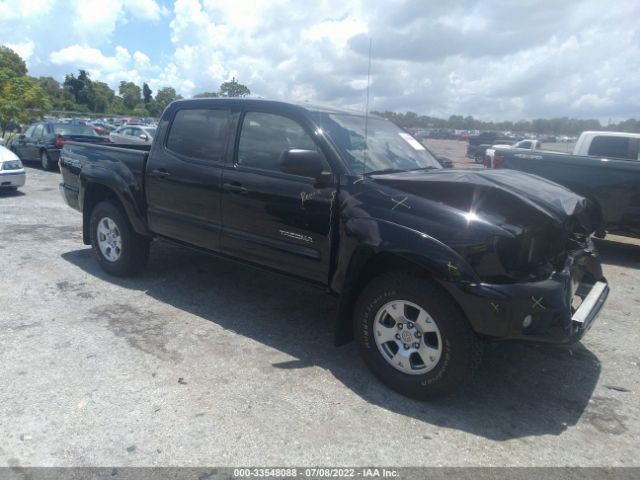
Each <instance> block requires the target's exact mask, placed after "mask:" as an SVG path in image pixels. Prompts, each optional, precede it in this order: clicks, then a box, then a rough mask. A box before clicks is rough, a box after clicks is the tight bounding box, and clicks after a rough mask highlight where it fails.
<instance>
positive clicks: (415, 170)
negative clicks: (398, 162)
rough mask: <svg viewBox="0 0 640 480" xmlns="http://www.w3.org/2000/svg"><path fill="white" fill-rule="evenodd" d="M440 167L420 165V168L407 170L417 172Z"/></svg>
mask: <svg viewBox="0 0 640 480" xmlns="http://www.w3.org/2000/svg"><path fill="white" fill-rule="evenodd" d="M441 169H442V168H441V167H434V166H433V165H431V166H429V167H421V168H412V169H411V170H408V171H409V172H419V171H420V170H441Z"/></svg>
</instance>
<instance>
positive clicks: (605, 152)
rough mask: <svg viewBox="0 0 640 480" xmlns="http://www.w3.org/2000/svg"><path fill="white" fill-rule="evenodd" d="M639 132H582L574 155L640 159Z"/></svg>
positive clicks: (574, 149)
mask: <svg viewBox="0 0 640 480" xmlns="http://www.w3.org/2000/svg"><path fill="white" fill-rule="evenodd" d="M639 145H640V133H627V132H582V134H581V135H580V138H578V141H577V142H576V146H575V147H574V148H573V154H574V155H581V156H594V157H604V158H620V159H624V160H640V149H639V148H638V146H639Z"/></svg>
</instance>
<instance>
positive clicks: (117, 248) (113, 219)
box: [90, 201, 149, 277]
mask: <svg viewBox="0 0 640 480" xmlns="http://www.w3.org/2000/svg"><path fill="white" fill-rule="evenodd" d="M90 229H91V246H92V248H93V251H94V253H95V255H96V257H97V259H98V263H99V264H100V266H101V267H102V269H103V270H104V271H105V272H107V273H110V274H111V275H116V276H119V277H127V276H131V275H134V274H135V273H137V272H139V271H140V270H141V269H142V268H143V267H144V266H145V265H146V263H147V259H148V258H149V239H147V238H145V237H142V236H140V235H138V234H137V233H136V232H135V231H134V230H133V228H132V227H131V224H130V223H129V220H128V219H127V216H126V214H125V213H124V211H123V210H122V207H121V206H120V205H119V204H116V203H115V202H113V201H104V202H100V203H98V204H97V205H96V206H95V207H93V210H92V211H91V217H90ZM106 232H110V233H111V234H112V235H113V236H111V237H107V236H106V235H105V233H106Z"/></svg>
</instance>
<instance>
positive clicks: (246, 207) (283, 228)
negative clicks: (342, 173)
mask: <svg viewBox="0 0 640 480" xmlns="http://www.w3.org/2000/svg"><path fill="white" fill-rule="evenodd" d="M301 121H302V119H294V118H291V117H288V116H286V115H285V114H284V113H283V114H275V113H270V112H266V111H247V112H245V113H244V114H243V118H242V119H241V129H240V131H239V134H238V138H237V139H236V153H235V155H234V156H233V157H232V161H231V162H229V163H228V164H227V165H226V166H225V169H224V173H223V181H222V183H223V193H222V221H223V235H222V237H221V248H222V251H223V252H225V253H227V254H229V255H232V256H234V257H239V258H242V259H245V260H248V261H251V262H254V263H257V264H260V265H263V266H266V267H269V268H273V269H276V270H282V271H285V272H287V273H291V274H294V275H297V276H300V277H304V278H306V279H309V280H313V281H317V282H320V283H326V281H327V278H328V272H329V260H330V233H331V206H332V203H333V200H334V191H335V189H334V186H333V185H326V186H318V185H317V184H316V181H315V180H313V179H310V178H305V177H300V176H297V175H291V174H287V173H284V172H282V171H281V170H280V165H279V160H280V157H281V155H282V153H283V152H284V151H285V150H287V149H292V148H300V149H307V150H309V149H311V150H317V151H319V152H320V153H321V154H322V150H321V148H319V145H317V144H316V143H315V141H314V140H313V134H312V131H311V126H307V127H306V128H305V126H303V125H302V123H301ZM325 164H326V165H325V170H327V171H331V170H330V167H329V164H328V163H327V162H326V161H325Z"/></svg>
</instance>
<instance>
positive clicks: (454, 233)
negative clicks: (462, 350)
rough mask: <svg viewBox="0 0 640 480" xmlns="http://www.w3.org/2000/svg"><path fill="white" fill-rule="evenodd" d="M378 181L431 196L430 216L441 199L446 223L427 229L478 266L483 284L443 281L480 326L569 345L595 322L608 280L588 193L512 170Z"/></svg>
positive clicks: (500, 334)
mask: <svg viewBox="0 0 640 480" xmlns="http://www.w3.org/2000/svg"><path fill="white" fill-rule="evenodd" d="M496 172H497V173H496ZM377 180H378V182H379V183H381V184H384V185H387V186H391V187H393V188H396V189H401V190H402V191H404V192H406V193H410V194H411V195H412V196H413V198H414V203H413V204H414V205H415V206H416V207H418V206H419V205H418V204H419V203H420V202H421V201H422V202H425V203H424V204H423V205H422V209H423V211H424V214H425V216H426V215H429V216H430V217H431V218H433V216H434V213H433V212H435V210H436V206H437V210H439V212H446V213H445V214H443V215H442V216H441V218H446V219H447V221H446V227H441V228H434V225H433V224H431V225H429V223H428V220H427V221H426V222H425V224H424V227H423V229H422V230H421V231H425V232H426V233H428V234H429V235H431V236H433V237H435V238H437V239H438V240H439V241H441V242H443V243H444V244H446V245H448V246H449V247H451V249H453V250H454V251H455V252H456V253H457V254H458V255H459V256H460V258H461V259H463V260H464V262H466V263H467V264H468V265H469V266H470V267H471V268H472V269H473V271H474V272H475V273H476V274H477V277H478V279H479V281H477V282H459V281H455V279H453V278H452V279H451V280H453V281H451V282H444V283H443V286H444V287H445V288H447V289H448V290H449V291H450V293H451V294H452V295H453V296H454V297H455V298H456V300H457V301H458V303H459V304H460V306H461V307H462V309H463V310H464V311H465V313H466V315H467V318H469V321H470V322H471V323H472V325H473V327H474V329H475V330H476V332H478V333H480V334H483V335H486V336H488V337H494V338H500V339H526V340H534V341H543V342H553V343H570V342H574V341H576V340H578V339H580V338H581V337H582V335H584V333H585V332H586V331H587V330H588V329H589V327H590V326H591V324H592V323H593V320H594V319H595V317H596V316H597V314H598V312H599V311H600V309H601V308H602V305H603V304H604V302H605V300H606V298H607V296H608V293H609V288H608V286H607V283H606V280H605V279H604V277H603V274H602V268H601V265H600V261H599V258H598V253H597V251H596V249H595V246H594V245H593V242H592V241H591V234H592V233H593V230H594V229H595V222H594V219H595V213H594V210H593V208H592V205H590V204H589V202H588V201H587V200H586V199H584V198H583V197H580V196H578V195H576V194H574V193H573V192H571V191H569V190H567V189H565V188H564V187H561V186H559V185H557V184H554V183H552V182H548V181H546V180H544V179H541V178H539V177H534V176H531V175H527V174H523V173H520V172H515V171H508V170H503V171H499V170H498V171H497V170H492V171H484V172H464V171H462V172H451V171H449V172H442V173H441V172H435V173H431V174H422V175H418V174H414V175H411V174H404V175H403V174H399V175H396V176H387V177H385V178H383V179H377ZM427 203H428V204H430V205H427ZM416 210H417V209H416ZM427 212H429V213H427ZM437 223H438V225H445V221H443V220H438V222H437Z"/></svg>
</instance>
